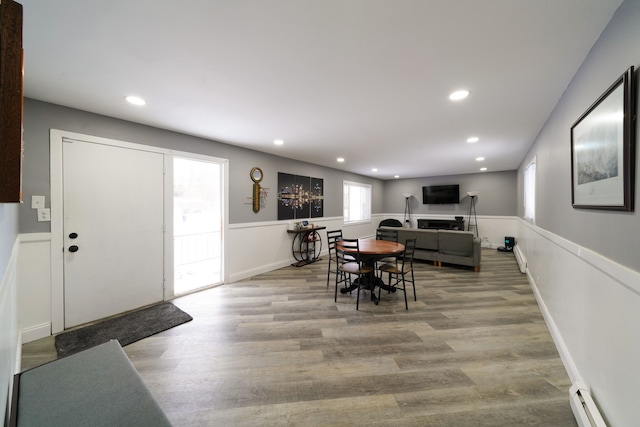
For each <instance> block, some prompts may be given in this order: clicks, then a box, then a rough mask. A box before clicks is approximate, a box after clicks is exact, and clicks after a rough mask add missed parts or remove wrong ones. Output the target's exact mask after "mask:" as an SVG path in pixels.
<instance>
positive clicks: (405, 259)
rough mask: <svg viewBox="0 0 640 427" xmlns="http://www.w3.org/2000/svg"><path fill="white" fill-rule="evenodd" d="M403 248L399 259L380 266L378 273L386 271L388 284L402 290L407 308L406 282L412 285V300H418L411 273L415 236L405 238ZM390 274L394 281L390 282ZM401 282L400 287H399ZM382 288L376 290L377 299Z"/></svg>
mask: <svg viewBox="0 0 640 427" xmlns="http://www.w3.org/2000/svg"><path fill="white" fill-rule="evenodd" d="M404 246H405V249H404V252H403V253H402V255H401V256H400V258H401V259H398V260H397V261H396V262H395V263H389V264H384V265H382V266H380V273H381V274H382V273H388V274H389V286H391V287H394V288H396V289H400V290H401V291H402V292H404V308H405V309H406V310H409V304H408V303H407V282H411V285H412V286H413V300H414V301H418V297H417V295H416V283H415V278H414V275H413V254H414V252H415V250H416V238H415V237H414V238H413V239H407V241H406V242H405V244H404ZM391 276H394V278H395V282H394V283H392V282H391V280H392V278H391ZM407 276H411V278H410V279H407ZM400 284H402V287H400ZM381 290H382V288H380V289H379V290H378V299H380V292H381Z"/></svg>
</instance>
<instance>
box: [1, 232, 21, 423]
mask: <svg viewBox="0 0 640 427" xmlns="http://www.w3.org/2000/svg"><path fill="white" fill-rule="evenodd" d="M18 242H19V239H17V240H16V242H15V243H14V245H13V249H12V252H11V257H10V258H9V264H8V265H7V269H6V271H5V274H4V277H1V278H0V279H1V280H0V404H1V405H2V406H1V409H0V415H1V417H0V419H2V420H3V421H4V423H6V422H7V416H8V413H9V412H8V409H9V407H10V401H11V389H12V387H13V375H14V374H15V373H16V372H18V371H19V370H20V357H21V347H22V345H21V342H20V336H19V334H18V303H17V288H18V268H17V264H18V253H19V243H18Z"/></svg>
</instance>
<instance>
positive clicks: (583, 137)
mask: <svg viewBox="0 0 640 427" xmlns="http://www.w3.org/2000/svg"><path fill="white" fill-rule="evenodd" d="M634 77H635V76H634V69H633V67H630V68H629V69H628V70H627V71H625V72H624V74H622V75H621V76H620V77H619V78H618V79H617V80H616V81H615V82H614V83H613V84H612V85H611V86H610V87H609V88H608V89H607V90H606V91H605V92H604V93H603V94H602V95H601V96H600V97H599V98H598V99H597V100H596V102H595V103H594V104H593V105H591V106H590V107H589V108H588V109H587V111H585V113H584V114H583V115H582V116H581V117H580V118H579V119H578V120H577V121H576V122H575V123H574V125H573V126H572V127H571V204H572V206H573V207H574V208H578V209H606V210H620V211H629V212H632V211H633V209H634V200H633V195H634V183H635V157H636V156H635V129H636V100H635V83H634Z"/></svg>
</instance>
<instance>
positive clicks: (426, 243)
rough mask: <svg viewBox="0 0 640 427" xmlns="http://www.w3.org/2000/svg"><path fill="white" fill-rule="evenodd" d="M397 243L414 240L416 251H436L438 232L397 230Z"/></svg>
mask: <svg viewBox="0 0 640 427" xmlns="http://www.w3.org/2000/svg"><path fill="white" fill-rule="evenodd" d="M397 230H398V243H402V244H404V242H406V241H407V239H413V238H414V237H415V239H416V249H424V250H428V251H437V250H438V232H437V230H420V229H416V228H407V229H397Z"/></svg>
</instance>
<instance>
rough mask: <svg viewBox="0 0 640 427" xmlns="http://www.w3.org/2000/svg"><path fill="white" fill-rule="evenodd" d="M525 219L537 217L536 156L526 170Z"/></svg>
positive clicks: (533, 219) (530, 219) (532, 219)
mask: <svg viewBox="0 0 640 427" xmlns="http://www.w3.org/2000/svg"><path fill="white" fill-rule="evenodd" d="M524 219H526V220H529V221H531V222H533V221H535V219H536V158H535V157H534V158H533V160H531V162H529V164H528V165H527V167H526V168H525V170H524Z"/></svg>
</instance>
